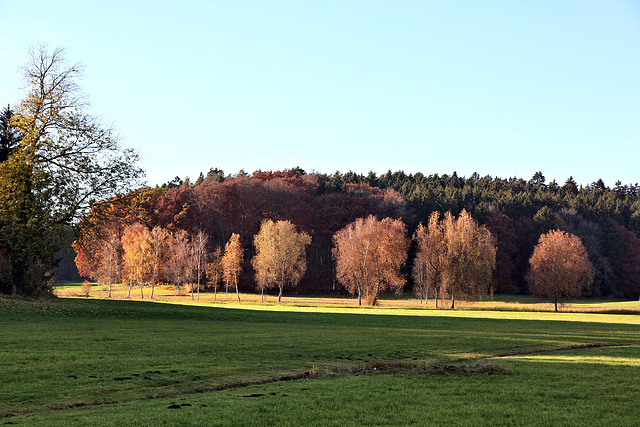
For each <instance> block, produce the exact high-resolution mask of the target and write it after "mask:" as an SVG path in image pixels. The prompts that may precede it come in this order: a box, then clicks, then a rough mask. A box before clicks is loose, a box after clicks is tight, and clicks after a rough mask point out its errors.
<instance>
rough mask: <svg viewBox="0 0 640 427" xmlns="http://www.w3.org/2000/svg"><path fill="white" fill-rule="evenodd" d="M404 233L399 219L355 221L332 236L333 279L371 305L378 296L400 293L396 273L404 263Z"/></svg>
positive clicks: (401, 280) (399, 278)
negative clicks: (334, 262) (334, 270)
mask: <svg viewBox="0 0 640 427" xmlns="http://www.w3.org/2000/svg"><path fill="white" fill-rule="evenodd" d="M406 233H407V229H406V226H405V225H404V223H403V222H402V221H401V220H399V219H396V220H394V219H391V218H385V219H383V220H382V221H379V220H377V219H376V218H375V217H374V216H373V215H370V216H369V217H367V218H358V219H356V220H355V221H354V222H352V223H351V224H349V225H347V226H346V227H344V228H343V229H341V230H338V232H336V234H334V236H333V241H334V252H333V254H334V258H335V261H336V276H337V279H338V281H339V282H340V283H341V284H342V285H343V286H344V287H345V288H346V289H347V290H348V291H349V292H350V293H352V294H357V295H358V305H362V296H363V295H364V297H365V300H366V301H367V302H368V303H369V304H371V305H375V304H376V302H377V299H378V295H379V294H380V292H382V291H384V290H386V289H391V290H393V291H396V292H400V291H402V287H403V286H404V284H405V279H404V277H403V276H402V273H401V271H400V269H401V268H402V266H403V265H404V263H405V261H406V259H407V247H408V241H407V238H406Z"/></svg>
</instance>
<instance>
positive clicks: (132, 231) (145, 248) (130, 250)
mask: <svg viewBox="0 0 640 427" xmlns="http://www.w3.org/2000/svg"><path fill="white" fill-rule="evenodd" d="M122 249H123V250H124V257H123V258H124V264H125V268H126V272H127V275H128V278H129V292H128V293H127V298H129V297H130V296H131V285H132V284H133V282H136V283H138V284H139V285H140V297H141V298H144V293H143V289H142V288H143V286H144V282H145V281H146V279H147V278H148V276H149V273H150V272H151V269H152V267H151V265H152V264H151V260H152V248H151V233H149V229H148V228H147V227H145V226H144V225H142V224H140V223H139V222H137V223H135V224H132V225H130V226H128V227H127V228H125V229H124V233H123V234H122Z"/></svg>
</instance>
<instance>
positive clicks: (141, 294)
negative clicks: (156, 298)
mask: <svg viewBox="0 0 640 427" xmlns="http://www.w3.org/2000/svg"><path fill="white" fill-rule="evenodd" d="M143 285H144V283H142V282H140V298H141V299H144V293H143V291H142V286H143Z"/></svg>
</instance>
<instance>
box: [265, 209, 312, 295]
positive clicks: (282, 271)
mask: <svg viewBox="0 0 640 427" xmlns="http://www.w3.org/2000/svg"><path fill="white" fill-rule="evenodd" d="M310 243H311V237H310V236H309V235H308V234H307V233H305V232H304V231H298V230H296V226H295V225H293V224H292V223H291V222H290V221H277V222H274V221H273V220H270V219H269V220H264V221H262V224H261V225H260V231H259V232H258V234H256V236H255V238H254V246H255V247H256V255H255V257H254V258H253V268H254V269H255V271H256V283H257V286H258V289H260V292H261V294H264V288H272V287H275V286H278V288H279V290H280V291H279V293H278V302H280V300H281V298H282V290H283V288H284V286H285V285H286V286H296V285H297V284H298V282H299V281H300V279H301V278H302V276H303V275H304V273H305V271H306V270H307V257H306V253H305V252H306V248H307V246H308V245H309V244H310Z"/></svg>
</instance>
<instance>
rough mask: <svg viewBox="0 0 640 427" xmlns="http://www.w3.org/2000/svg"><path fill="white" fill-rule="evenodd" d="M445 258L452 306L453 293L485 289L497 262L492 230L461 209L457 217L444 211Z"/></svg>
mask: <svg viewBox="0 0 640 427" xmlns="http://www.w3.org/2000/svg"><path fill="white" fill-rule="evenodd" d="M443 228H444V239H445V242H446V258H445V262H444V267H445V268H444V271H445V274H444V275H445V283H446V286H447V291H448V293H449V295H450V296H451V308H455V299H456V295H459V294H467V295H480V294H483V293H486V292H487V290H488V289H489V286H490V283H491V274H492V271H493V268H494V267H495V264H496V245H495V241H494V238H493V236H492V235H491V233H490V232H489V231H488V230H487V229H486V228H485V227H484V226H482V227H480V226H478V223H477V222H476V221H475V220H473V218H471V215H469V213H468V212H467V211H466V210H464V209H463V210H462V212H461V213H460V215H459V216H458V218H457V219H455V218H454V217H453V215H451V213H449V212H447V213H446V214H445V217H444V220H443Z"/></svg>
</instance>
